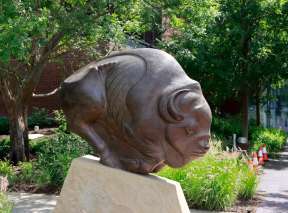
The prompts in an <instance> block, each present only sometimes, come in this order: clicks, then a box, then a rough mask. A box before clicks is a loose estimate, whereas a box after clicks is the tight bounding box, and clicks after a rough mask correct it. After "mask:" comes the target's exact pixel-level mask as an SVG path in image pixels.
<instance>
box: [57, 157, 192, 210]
mask: <svg viewBox="0 0 288 213" xmlns="http://www.w3.org/2000/svg"><path fill="white" fill-rule="evenodd" d="M98 160H99V159H98V158H96V157H93V156H91V155H87V156H84V157H80V158H77V159H75V160H74V161H73V162H72V165H71V167H70V170H69V173H68V176H67V177H66V180H65V183H64V186H63V188H62V191H61V194H60V197H59V198H58V201H57V206H56V209H55V211H54V213H68V212H69V213H189V208H188V206H187V203H186V200H185V198H184V195H183V192H182V189H181V186H180V184H179V183H177V182H175V181H171V180H168V179H164V178H159V177H156V176H153V175H146V176H144V175H138V174H133V173H130V172H126V171H122V170H119V169H113V168H110V167H107V166H103V165H102V164H100V163H99V161H98Z"/></svg>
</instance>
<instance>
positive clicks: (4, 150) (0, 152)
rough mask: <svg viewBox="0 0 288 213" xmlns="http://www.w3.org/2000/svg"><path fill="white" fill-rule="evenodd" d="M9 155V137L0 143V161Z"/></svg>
mask: <svg viewBox="0 0 288 213" xmlns="http://www.w3.org/2000/svg"><path fill="white" fill-rule="evenodd" d="M9 153H10V140H9V137H7V138H4V139H2V140H1V141H0V159H1V160H4V159H6V158H8V156H9Z"/></svg>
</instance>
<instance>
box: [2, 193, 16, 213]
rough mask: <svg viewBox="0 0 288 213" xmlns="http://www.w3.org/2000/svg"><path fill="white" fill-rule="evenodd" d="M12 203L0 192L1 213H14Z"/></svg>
mask: <svg viewBox="0 0 288 213" xmlns="http://www.w3.org/2000/svg"><path fill="white" fill-rule="evenodd" d="M12 207H13V205H12V203H11V202H10V201H9V200H8V198H7V196H6V195H5V194H4V193H3V192H0V212H1V213H11V212H12Z"/></svg>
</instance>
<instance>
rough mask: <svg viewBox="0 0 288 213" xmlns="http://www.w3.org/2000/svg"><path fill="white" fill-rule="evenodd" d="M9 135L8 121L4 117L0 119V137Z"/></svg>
mask: <svg viewBox="0 0 288 213" xmlns="http://www.w3.org/2000/svg"><path fill="white" fill-rule="evenodd" d="M8 133H9V121H8V118H6V117H0V135H2V134H8Z"/></svg>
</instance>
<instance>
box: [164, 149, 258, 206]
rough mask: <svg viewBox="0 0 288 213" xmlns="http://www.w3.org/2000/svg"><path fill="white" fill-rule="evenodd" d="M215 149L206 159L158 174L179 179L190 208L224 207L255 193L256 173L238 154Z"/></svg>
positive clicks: (250, 196) (167, 168)
mask: <svg viewBox="0 0 288 213" xmlns="http://www.w3.org/2000/svg"><path fill="white" fill-rule="evenodd" d="M217 150H219V149H218V148H217V149H216V150H215V148H212V149H211V151H210V152H209V153H208V154H207V155H206V156H205V157H203V158H201V159H199V160H195V161H192V162H191V163H189V164H188V165H186V166H185V167H183V168H180V169H172V168H169V167H166V168H164V169H163V170H162V171H161V172H160V173H159V175H160V176H163V177H166V178H169V179H172V180H175V181H178V182H179V183H180V184H181V186H182V189H183V191H184V194H185V197H186V200H187V202H188V205H189V207H190V208H200V209H208V210H223V209H226V208H228V207H230V206H232V205H233V204H234V203H235V202H236V200H237V198H240V199H250V198H252V197H253V195H254V194H255V190H256V187H257V175H256V173H255V172H254V171H252V170H250V169H249V167H248V165H247V164H246V163H245V162H244V161H243V160H242V159H240V158H239V157H237V155H233V154H229V153H224V152H220V151H217Z"/></svg>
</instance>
